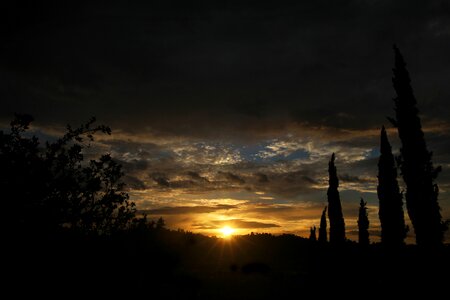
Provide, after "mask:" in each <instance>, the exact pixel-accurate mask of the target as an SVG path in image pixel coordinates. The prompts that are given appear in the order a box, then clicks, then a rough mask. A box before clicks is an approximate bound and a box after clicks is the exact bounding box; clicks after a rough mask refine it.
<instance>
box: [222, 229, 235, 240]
mask: <svg viewBox="0 0 450 300" xmlns="http://www.w3.org/2000/svg"><path fill="white" fill-rule="evenodd" d="M220 232H222V236H223V237H224V238H229V237H231V235H232V234H233V233H234V232H235V229H233V228H231V227H230V226H225V227H223V228H221V229H220Z"/></svg>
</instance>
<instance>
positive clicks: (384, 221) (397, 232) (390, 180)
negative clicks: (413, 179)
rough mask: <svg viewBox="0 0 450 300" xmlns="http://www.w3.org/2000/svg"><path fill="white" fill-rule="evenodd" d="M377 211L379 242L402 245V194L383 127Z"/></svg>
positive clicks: (404, 230)
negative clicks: (379, 227) (379, 232)
mask: <svg viewBox="0 0 450 300" xmlns="http://www.w3.org/2000/svg"><path fill="white" fill-rule="evenodd" d="M377 193H378V199H379V211H378V216H379V217H380V223H381V241H382V243H383V244H385V245H388V246H400V245H402V244H404V239H405V237H406V233H407V227H406V226H405V218H404V214H403V201H402V193H401V192H400V189H399V186H398V182H397V168H396V167H395V159H394V155H393V154H392V149H391V145H390V144H389V140H388V137H387V134H386V129H385V128H384V126H383V127H382V128H381V135H380V159H379V161H378V187H377Z"/></svg>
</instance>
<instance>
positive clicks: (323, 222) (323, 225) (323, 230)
mask: <svg viewBox="0 0 450 300" xmlns="http://www.w3.org/2000/svg"><path fill="white" fill-rule="evenodd" d="M327 241H328V238H327V207H326V206H325V208H324V209H323V211H322V217H321V218H320V226H319V242H321V243H326V242H327Z"/></svg>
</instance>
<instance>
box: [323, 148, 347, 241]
mask: <svg viewBox="0 0 450 300" xmlns="http://www.w3.org/2000/svg"><path fill="white" fill-rule="evenodd" d="M334 160H335V155H334V153H333V154H332V155H331V160H330V162H329V163H328V174H329V187H328V192H327V196H328V218H329V219H330V242H331V243H343V242H344V241H345V223H344V217H343V215H342V206H341V199H340V197H339V191H338V187H339V179H338V177H337V171H336V166H335V165H334Z"/></svg>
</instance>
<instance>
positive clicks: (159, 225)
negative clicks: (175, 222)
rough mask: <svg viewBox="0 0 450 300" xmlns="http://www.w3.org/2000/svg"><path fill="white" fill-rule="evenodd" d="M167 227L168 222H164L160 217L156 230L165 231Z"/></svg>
mask: <svg viewBox="0 0 450 300" xmlns="http://www.w3.org/2000/svg"><path fill="white" fill-rule="evenodd" d="M165 227H166V222H165V221H164V219H163V217H160V218H159V219H158V221H156V229H163V228H165Z"/></svg>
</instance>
